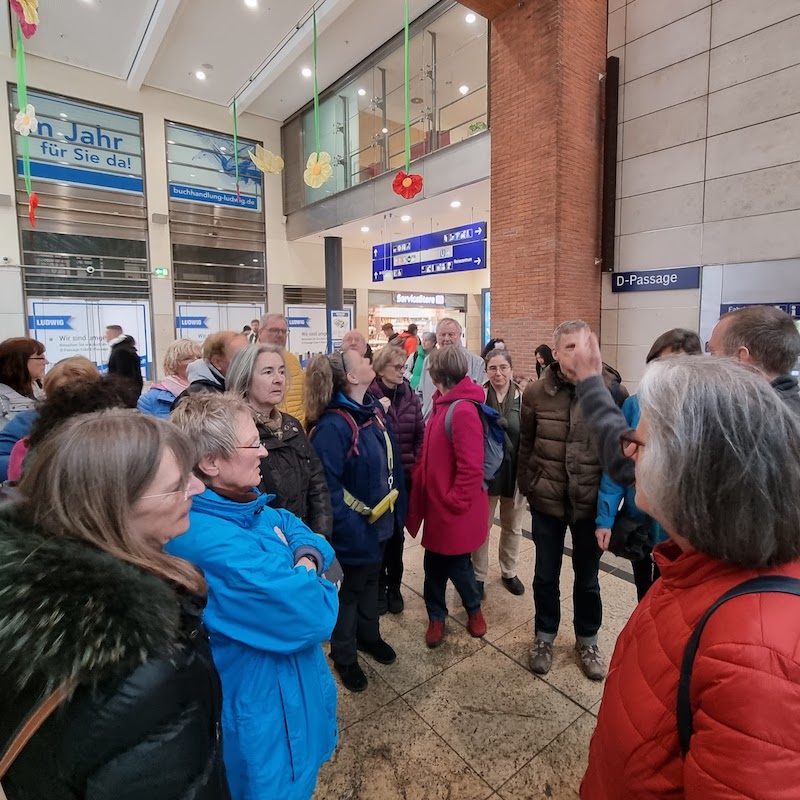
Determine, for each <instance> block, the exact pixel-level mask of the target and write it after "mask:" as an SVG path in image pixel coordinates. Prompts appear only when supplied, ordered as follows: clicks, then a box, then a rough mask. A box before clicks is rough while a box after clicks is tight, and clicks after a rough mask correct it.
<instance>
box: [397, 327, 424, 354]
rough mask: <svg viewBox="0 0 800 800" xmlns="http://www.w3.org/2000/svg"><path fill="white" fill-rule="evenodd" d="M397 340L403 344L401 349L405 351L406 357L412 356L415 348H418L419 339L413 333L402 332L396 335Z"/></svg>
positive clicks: (415, 350)
mask: <svg viewBox="0 0 800 800" xmlns="http://www.w3.org/2000/svg"><path fill="white" fill-rule="evenodd" d="M398 338H399V339H400V341H401V342H402V343H403V349H404V350H405V351H406V353H408V355H410V356H413V355H414V353H416V352H417V348H418V347H419V339H418V338H417V337H416V336H415V335H414V334H413V333H409V332H408V331H403V332H402V333H400V334H398Z"/></svg>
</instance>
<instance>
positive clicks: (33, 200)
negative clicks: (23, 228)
mask: <svg viewBox="0 0 800 800" xmlns="http://www.w3.org/2000/svg"><path fill="white" fill-rule="evenodd" d="M38 206H39V198H38V196H37V195H36V192H31V196H30V197H29V198H28V218H29V219H30V221H31V225H33V227H34V228H35V227H36V209H37V208H38Z"/></svg>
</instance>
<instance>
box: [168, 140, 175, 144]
mask: <svg viewBox="0 0 800 800" xmlns="http://www.w3.org/2000/svg"><path fill="white" fill-rule="evenodd" d="M167 144H175V142H174V141H173V140H172V139H167Z"/></svg>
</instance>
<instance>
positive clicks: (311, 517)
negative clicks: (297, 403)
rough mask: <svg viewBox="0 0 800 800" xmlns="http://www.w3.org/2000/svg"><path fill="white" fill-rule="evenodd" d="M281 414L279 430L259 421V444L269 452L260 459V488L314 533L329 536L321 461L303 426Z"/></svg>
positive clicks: (327, 496) (330, 526)
mask: <svg viewBox="0 0 800 800" xmlns="http://www.w3.org/2000/svg"><path fill="white" fill-rule="evenodd" d="M281 416H282V417H283V424H282V426H281V430H280V432H279V433H274V432H273V431H271V430H270V429H269V428H267V427H266V426H265V425H263V424H261V423H259V424H258V433H259V436H260V437H261V444H263V445H264V447H266V448H267V450H268V451H269V456H268V457H267V458H262V459H261V490H262V491H264V492H266V493H267V494H274V495H275V500H273V501H272V503H270V505H272V506H274V507H275V508H285V509H286V510H287V511H291V512H292V514H294V515H295V516H296V517H300V519H302V520H303V522H305V523H306V525H308V527H309V528H311V530H312V531H314V533H321V534H322V535H323V536H324V537H325V538H326V539H330V537H331V533H332V532H333V514H332V512H331V498H330V494H329V493H328V483H327V481H326V480H325V471H324V470H323V469H322V462H321V461H320V460H319V456H318V455H317V453H316V451H315V450H314V448H313V447H312V446H311V443H310V442H309V441H308V437H307V436H306V434H305V431H304V430H303V426H302V425H301V424H300V423H299V422H298V421H297V420H296V419H295V418H294V417H293V416H291V414H287V413H286V412H281Z"/></svg>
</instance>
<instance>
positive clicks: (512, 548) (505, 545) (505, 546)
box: [472, 497, 524, 581]
mask: <svg viewBox="0 0 800 800" xmlns="http://www.w3.org/2000/svg"><path fill="white" fill-rule="evenodd" d="M523 502H524V501H523ZM498 503H500V548H499V549H500V569H501V570H502V572H503V577H504V578H514V577H516V574H517V559H518V558H519V545H520V542H521V541H522V509H523V503H522V502H520V501H519V499H518V498H515V497H490V498H489V531H490V532H491V530H492V525H493V524H494V512H495V509H496V508H497V504H498ZM472 563H473V564H474V565H475V577H476V578H477V579H478V580H479V581H485V580H486V576H487V574H488V573H489V537H488V536H487V537H486V541H485V542H484V543H483V544H482V545H481V546H480V547H479V548H478V549H477V550H476V551H475V552H474V553H473V554H472Z"/></svg>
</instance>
